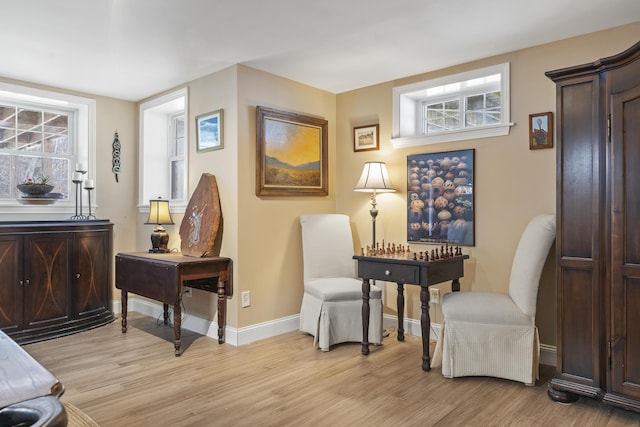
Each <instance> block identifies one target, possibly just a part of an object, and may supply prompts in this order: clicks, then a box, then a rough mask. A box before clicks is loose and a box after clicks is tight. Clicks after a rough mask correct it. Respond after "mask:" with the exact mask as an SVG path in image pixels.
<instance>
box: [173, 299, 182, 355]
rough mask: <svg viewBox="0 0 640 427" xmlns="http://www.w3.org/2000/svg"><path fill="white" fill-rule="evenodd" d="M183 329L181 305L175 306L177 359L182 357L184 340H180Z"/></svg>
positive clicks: (174, 331) (174, 329)
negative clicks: (181, 348) (181, 347)
mask: <svg viewBox="0 0 640 427" xmlns="http://www.w3.org/2000/svg"><path fill="white" fill-rule="evenodd" d="M181 328H182V308H181V307H180V303H179V302H178V304H176V305H174V306H173V335H174V341H173V343H174V347H175V355H176V357H178V356H180V355H181V354H182V352H181V351H180V346H181V344H182V340H181V338H180V334H181Z"/></svg>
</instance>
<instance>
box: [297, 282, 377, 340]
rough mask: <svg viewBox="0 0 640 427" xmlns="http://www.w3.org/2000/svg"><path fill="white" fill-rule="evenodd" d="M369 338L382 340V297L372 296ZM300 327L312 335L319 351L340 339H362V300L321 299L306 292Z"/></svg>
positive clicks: (303, 299) (301, 310) (303, 298)
mask: <svg viewBox="0 0 640 427" xmlns="http://www.w3.org/2000/svg"><path fill="white" fill-rule="evenodd" d="M369 307H370V308H371V311H370V315H369V342H370V343H371V344H380V343H382V300H381V299H380V298H371V299H370V300H369ZM300 331H302V332H306V333H308V334H311V335H313V336H314V340H313V342H314V345H317V346H318V347H319V348H320V350H322V351H329V347H331V346H332V345H334V344H338V343H342V342H362V300H349V301H322V300H320V299H318V298H316V297H314V296H313V295H311V294H309V293H307V292H305V293H304V296H303V297H302V307H301V309H300Z"/></svg>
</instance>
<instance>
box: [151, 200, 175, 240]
mask: <svg viewBox="0 0 640 427" xmlns="http://www.w3.org/2000/svg"><path fill="white" fill-rule="evenodd" d="M173 223H174V222H173V219H172V218H171V212H170V211H169V201H168V200H162V199H156V200H149V217H148V218H147V222H145V224H154V225H155V228H154V229H153V232H152V233H151V249H149V252H154V253H167V252H169V249H168V247H167V245H168V243H169V233H167V230H165V229H164V227H163V226H162V224H173Z"/></svg>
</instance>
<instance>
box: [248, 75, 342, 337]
mask: <svg viewBox="0 0 640 427" xmlns="http://www.w3.org/2000/svg"><path fill="white" fill-rule="evenodd" d="M238 87H239V89H238V129H239V130H238V154H239V157H238V160H239V161H238V192H239V193H238V200H239V203H238V206H239V208H238V224H239V230H238V238H239V245H238V246H239V251H238V258H237V261H236V262H237V263H238V265H239V266H240V267H239V272H238V277H237V282H236V285H237V286H238V291H239V292H242V291H246V290H249V291H251V300H252V304H251V307H248V308H239V309H238V310H239V316H238V320H239V322H238V325H239V326H240V327H243V326H248V325H253V324H257V323H261V322H267V321H270V320H275V319H279V318H283V317H286V316H292V315H296V314H298V313H299V312H300V303H301V301H302V265H301V264H302V247H301V241H300V226H299V224H298V217H299V216H300V215H302V214H305V213H322V212H335V194H336V192H337V191H339V186H338V185H337V184H336V180H335V178H334V177H335V176H336V166H335V165H336V164H337V163H336V149H335V147H336V137H335V134H336V129H335V126H333V124H334V123H335V122H336V97H335V95H333V94H330V93H328V92H325V91H321V90H319V89H316V88H313V87H310V86H305V85H302V84H300V83H296V82H293V81H291V80H287V79H284V78H281V77H278V76H275V75H272V74H267V73H264V72H261V71H257V70H254V69H251V68H248V67H244V66H239V67H238ZM257 106H265V107H272V108H277V109H280V110H285V111H289V112H294V113H303V114H305V115H309V116H317V117H321V118H324V119H326V120H328V121H329V131H328V132H329V135H328V141H329V196H327V197H264V198H260V197H257V196H256V195H255V164H256V107H257Z"/></svg>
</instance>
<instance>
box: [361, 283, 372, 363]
mask: <svg viewBox="0 0 640 427" xmlns="http://www.w3.org/2000/svg"><path fill="white" fill-rule="evenodd" d="M370 290H371V286H370V284H369V279H362V354H364V355H365V356H366V355H367V354H369V313H370V311H371V309H370V307H369V291H370Z"/></svg>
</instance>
